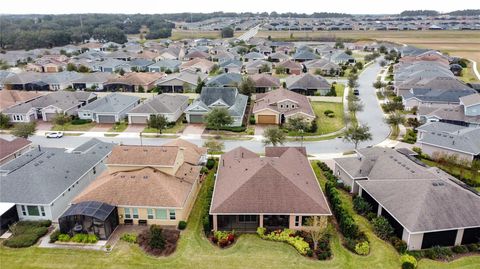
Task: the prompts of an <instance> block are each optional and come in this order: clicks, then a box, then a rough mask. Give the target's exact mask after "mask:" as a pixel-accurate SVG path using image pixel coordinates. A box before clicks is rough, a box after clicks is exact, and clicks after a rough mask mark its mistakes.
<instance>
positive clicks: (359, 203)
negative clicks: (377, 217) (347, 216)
mask: <svg viewBox="0 0 480 269" xmlns="http://www.w3.org/2000/svg"><path fill="white" fill-rule="evenodd" d="M353 209H354V210H355V211H356V212H357V213H358V214H360V215H362V216H366V215H367V214H368V213H369V212H370V211H372V205H370V204H369V203H368V202H367V201H366V200H365V199H363V197H361V196H356V197H355V198H353Z"/></svg>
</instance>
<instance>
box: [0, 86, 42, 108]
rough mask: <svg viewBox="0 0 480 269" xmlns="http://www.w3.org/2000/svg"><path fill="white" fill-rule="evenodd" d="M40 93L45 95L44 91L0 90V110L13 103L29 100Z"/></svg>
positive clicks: (37, 96)
mask: <svg viewBox="0 0 480 269" xmlns="http://www.w3.org/2000/svg"><path fill="white" fill-rule="evenodd" d="M42 95H45V92H31V91H17V90H4V91H1V90H0V111H4V110H5V109H7V108H9V107H11V106H14V105H18V104H21V103H25V102H29V101H31V100H34V99H36V98H39V97H40V96H42Z"/></svg>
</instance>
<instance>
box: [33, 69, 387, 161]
mask: <svg viewBox="0 0 480 269" xmlns="http://www.w3.org/2000/svg"><path fill="white" fill-rule="evenodd" d="M380 69H381V67H380V65H379V64H378V63H376V62H374V63H373V64H371V65H369V66H368V67H367V68H365V70H364V71H363V72H362V73H361V75H360V76H359V79H358V82H359V85H360V86H359V91H360V96H359V97H360V99H361V100H362V102H363V103H364V110H363V111H362V112H358V113H357V119H358V120H359V122H360V123H362V124H367V125H368V126H369V127H370V131H371V133H372V137H373V139H372V140H371V141H367V142H364V143H361V144H360V145H359V147H366V146H370V145H376V144H379V143H380V142H382V141H384V140H385V139H386V138H387V137H388V135H389V133H390V128H389V126H388V125H387V124H386V123H385V122H384V114H383V112H382V109H381V108H380V105H379V104H378V101H377V97H376V94H375V88H373V86H372V83H373V82H374V81H375V80H376V77H377V74H378V72H379V71H380ZM30 139H31V140H32V141H33V142H34V143H35V144H39V145H41V146H44V147H65V148H74V147H76V146H78V145H80V144H81V143H83V142H85V141H87V140H89V139H91V138H90V137H81V136H65V137H63V138H62V139H61V140H56V139H46V138H45V137H43V136H33V137H31V138H30ZM99 139H101V140H103V141H109V142H110V141H111V142H115V143H123V144H130V145H135V144H140V143H141V141H140V138H138V137H121V138H118V137H100V138H99ZM184 139H187V140H189V141H191V142H193V143H195V144H197V145H202V144H203V141H204V140H202V139H200V138H198V137H197V138H194V137H192V138H189V137H184ZM167 140H168V139H165V138H143V140H142V142H143V144H144V145H161V144H163V143H165V142H166V141H167ZM224 143H225V150H226V151H228V150H231V149H233V148H236V147H239V146H243V147H245V148H248V149H250V150H252V151H255V152H263V151H264V146H263V143H262V141H259V140H245V141H242V140H226V141H224ZM303 144H304V146H306V147H307V151H308V153H309V154H312V155H316V154H339V153H340V154H341V153H343V152H345V151H349V150H352V149H353V145H352V144H350V143H346V142H344V141H343V140H342V139H341V138H335V139H331V140H324V141H316V142H304V143H303ZM285 145H286V146H299V145H300V142H289V143H286V144H285Z"/></svg>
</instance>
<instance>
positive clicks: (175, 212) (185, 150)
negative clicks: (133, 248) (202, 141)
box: [60, 139, 206, 239]
mask: <svg viewBox="0 0 480 269" xmlns="http://www.w3.org/2000/svg"><path fill="white" fill-rule="evenodd" d="M205 160H206V149H205V148H201V147H197V146H196V145H194V144H192V143H190V142H187V141H184V140H180V139H177V140H173V141H171V142H169V143H167V144H164V145H161V146H127V145H122V146H115V147H114V148H113V150H112V154H111V155H110V156H109V158H108V159H107V162H106V165H107V167H108V169H107V170H106V171H105V172H104V173H103V174H102V175H101V176H100V177H99V178H98V179H97V180H95V181H94V182H93V183H92V184H90V185H89V186H88V187H87V188H86V189H85V190H84V191H83V192H82V193H80V194H79V195H78V196H77V197H76V198H75V199H74V201H73V204H72V206H71V209H69V210H67V212H66V213H65V214H64V215H63V216H62V217H61V218H60V230H62V231H65V232H71V230H72V229H74V227H75V226H76V225H77V223H76V221H77V222H79V223H80V224H81V225H82V226H83V228H84V229H85V230H88V229H89V223H91V222H90V219H91V218H92V217H93V218H96V219H98V221H100V222H106V223H108V225H109V226H111V227H110V229H108V230H105V231H99V232H97V231H95V230H94V231H93V232H95V233H98V234H97V235H98V236H99V237H100V238H103V239H107V238H108V237H109V236H110V234H111V232H112V231H113V230H114V229H115V227H116V225H118V224H141V225H147V224H156V225H162V226H171V227H176V226H177V225H178V222H179V221H186V220H187V219H188V216H189V214H190V211H191V209H192V207H193V204H194V201H195V198H196V196H197V193H198V190H199V178H200V170H201V166H202V164H203V163H204V161H205ZM85 203H94V204H95V203H98V204H103V205H108V206H105V207H106V208H107V209H108V210H107V212H108V214H105V215H109V216H111V217H110V218H111V219H109V218H105V217H103V218H98V216H95V215H93V216H91V215H90V214H88V212H86V211H84V210H74V209H76V208H83V207H85V205H86V204H85ZM74 211H77V213H73V212H74ZM112 212H113V214H112ZM90 225H91V224H90ZM85 226H86V227H85Z"/></svg>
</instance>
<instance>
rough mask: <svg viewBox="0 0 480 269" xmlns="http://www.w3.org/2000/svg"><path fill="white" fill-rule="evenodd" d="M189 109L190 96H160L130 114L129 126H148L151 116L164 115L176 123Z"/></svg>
mask: <svg viewBox="0 0 480 269" xmlns="http://www.w3.org/2000/svg"><path fill="white" fill-rule="evenodd" d="M187 107H188V96H185V95H171V94H160V95H156V96H155V97H153V98H152V99H150V100H147V101H145V102H144V103H143V104H141V105H139V106H137V107H135V108H134V109H132V110H130V112H128V123H129V124H146V123H147V120H148V119H149V118H150V116H151V115H162V116H164V117H165V118H167V120H168V121H169V122H176V121H177V120H178V119H179V118H180V116H181V115H182V114H183V111H184V110H185V109H186V108H187Z"/></svg>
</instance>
